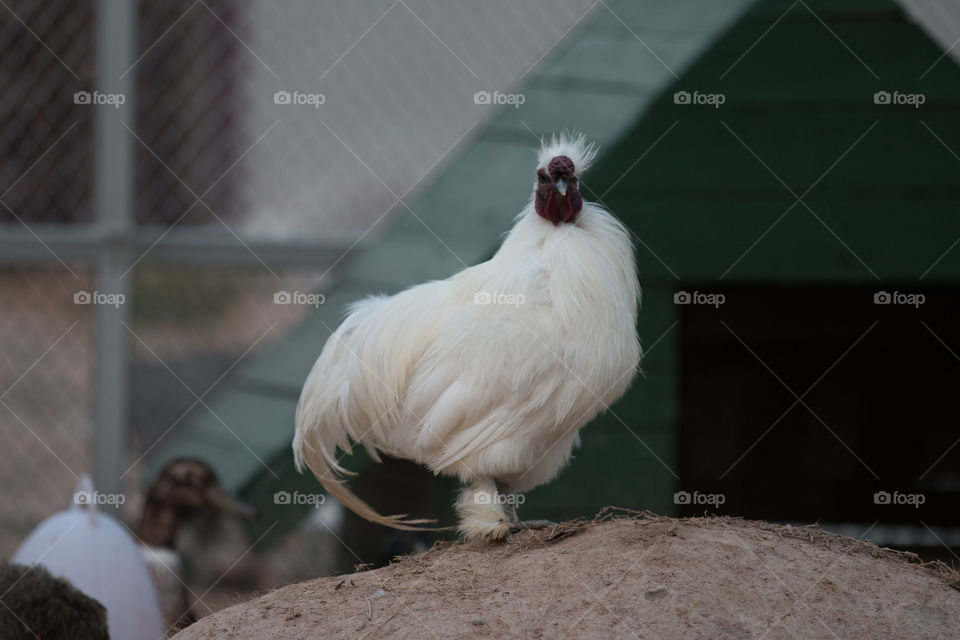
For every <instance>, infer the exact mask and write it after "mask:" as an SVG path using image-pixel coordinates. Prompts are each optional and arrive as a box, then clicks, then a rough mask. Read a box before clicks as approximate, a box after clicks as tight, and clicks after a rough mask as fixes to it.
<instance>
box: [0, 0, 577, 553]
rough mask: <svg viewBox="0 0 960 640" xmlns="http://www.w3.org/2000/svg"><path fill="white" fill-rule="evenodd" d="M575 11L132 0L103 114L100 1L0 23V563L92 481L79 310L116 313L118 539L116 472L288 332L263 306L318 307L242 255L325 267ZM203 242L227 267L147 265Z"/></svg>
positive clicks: (517, 76)
mask: <svg viewBox="0 0 960 640" xmlns="http://www.w3.org/2000/svg"><path fill="white" fill-rule="evenodd" d="M592 5H593V3H591V2H587V1H585V0H563V1H562V2H547V1H546V0H543V1H537V2H531V3H511V2H508V1H506V0H498V1H496V2H491V3H485V4H483V5H476V4H470V3H466V2H457V3H429V2H426V1H419V0H396V1H393V0H358V1H348V0H337V1H334V2H322V3H320V2H309V1H307V0H290V1H288V2H284V3H282V4H277V3H274V2H269V1H268V0H253V1H249V2H239V1H237V0H197V1H195V2H191V1H189V0H184V1H182V2H159V1H152V0H149V1H147V0H145V1H142V2H138V3H136V4H135V6H136V12H135V25H136V32H137V35H136V38H135V50H134V52H133V56H132V61H131V64H130V65H129V68H128V69H127V70H126V71H125V72H124V74H123V75H124V76H129V77H128V79H132V82H133V84H132V86H133V87H134V91H133V95H123V94H121V95H116V94H111V93H107V92H103V91H102V86H103V85H102V83H101V82H100V78H98V76H97V74H98V66H97V53H98V51H97V42H98V33H99V31H98V30H100V29H102V28H103V26H102V20H101V18H102V13H101V12H103V11H106V10H109V8H110V7H111V0H106V1H104V2H101V3H98V2H95V1H93V0H70V1H68V0H59V1H54V2H44V3H37V2H30V1H28V0H4V1H3V2H0V144H2V148H3V153H2V154H0V204H2V206H0V233H8V232H10V233H14V232H16V233H19V234H20V235H19V236H16V237H19V238H21V240H22V242H21V243H20V244H19V245H18V246H17V252H16V254H17V256H18V257H17V259H14V258H13V254H12V253H10V252H7V255H4V254H3V253H0V405H2V406H0V432H2V434H3V443H4V447H3V449H4V451H3V454H2V455H0V486H2V487H3V488H4V491H2V492H0V556H3V557H9V555H10V554H12V552H13V551H14V550H15V549H16V547H17V545H18V544H19V542H20V541H22V540H23V538H24V537H25V536H26V535H27V534H28V533H29V531H30V530H31V529H32V528H33V527H34V526H35V525H36V524H37V523H38V522H39V521H40V520H41V519H43V518H44V517H46V516H48V515H50V514H52V513H53V512H55V511H58V510H60V509H62V508H64V507H65V506H66V505H67V503H68V501H69V497H70V495H71V492H72V490H73V487H74V486H75V485H76V483H77V481H78V476H79V475H81V474H82V473H84V472H88V471H90V470H91V468H92V466H93V465H94V458H93V456H92V454H91V446H92V444H91V443H92V441H93V440H94V439H95V434H96V432H97V430H98V429H99V428H100V427H101V424H100V421H99V419H98V417H97V416H96V415H95V413H96V403H95V401H94V399H95V395H96V387H97V385H98V384H102V382H98V380H97V374H96V370H97V367H98V364H99V363H98V362H97V358H98V351H97V349H96V339H97V336H98V331H99V330H100V328H98V325H97V323H98V316H97V313H96V308H97V304H107V305H110V304H122V305H124V306H125V314H126V315H125V318H126V319H125V321H124V324H125V325H126V330H127V333H126V335H124V336H123V340H124V342H125V344H126V345H127V349H126V355H125V357H126V358H128V361H127V362H128V366H127V371H128V372H129V382H130V384H128V385H127V389H128V390H129V397H128V398H126V405H127V406H128V407H129V411H128V412H127V415H128V420H127V423H126V425H125V432H126V437H125V448H124V450H123V451H124V453H123V460H122V461H120V464H119V465H118V466H119V467H120V468H121V469H123V470H124V471H125V474H124V477H123V485H122V490H123V491H124V492H125V493H126V494H128V495H130V496H131V499H130V500H128V501H127V504H126V505H125V511H124V512H123V515H124V518H125V519H126V520H127V521H128V522H130V523H135V522H136V519H137V517H138V513H137V510H138V508H139V507H138V500H137V499H136V497H137V496H138V495H139V493H140V487H139V478H138V470H139V462H138V461H140V460H142V459H143V457H144V456H149V454H150V452H151V451H152V450H153V449H154V447H155V446H156V445H157V443H158V442H160V441H162V439H163V438H164V437H168V436H169V434H171V433H176V430H177V429H180V428H183V426H184V424H186V423H187V422H188V421H189V415H190V411H191V410H196V403H195V401H196V396H198V395H201V394H203V393H204V392H206V391H207V390H208V389H210V388H211V387H214V386H215V385H217V384H222V381H223V379H224V376H225V375H227V374H228V372H229V371H231V370H232V368H233V367H234V366H235V365H236V363H237V362H239V361H241V360H242V359H243V358H244V357H248V355H249V353H251V352H254V351H256V350H257V349H260V348H263V347H264V346H265V345H267V344H269V343H270V342H271V341H274V340H277V339H280V338H281V337H282V336H283V335H284V334H285V333H286V331H287V330H288V329H289V328H290V327H292V326H293V325H295V324H296V323H297V321H298V320H299V318H300V317H301V316H302V314H303V313H305V311H306V309H305V308H304V307H302V306H297V305H278V304H274V303H273V294H274V293H275V292H277V291H280V290H288V291H292V290H300V291H309V290H318V289H320V290H322V288H323V286H324V283H325V282H326V281H327V280H328V279H329V278H330V277H331V275H330V273H329V272H330V268H331V266H333V262H334V261H333V260H331V259H328V257H325V256H327V254H322V253H318V256H317V258H316V259H315V260H314V261H313V262H311V261H309V260H306V261H304V260H301V261H300V263H299V264H291V263H285V262H283V261H282V260H280V261H274V260H270V259H268V258H264V257H261V256H262V254H261V253H260V252H259V251H258V249H257V245H256V244H255V241H258V240H263V239H269V240H270V241H272V242H275V243H277V246H279V247H280V249H281V251H280V253H279V255H282V249H283V247H284V243H286V242H291V243H293V242H295V241H300V242H302V241H303V239H304V238H308V239H309V238H318V239H327V240H329V239H331V238H332V239H335V241H336V244H337V246H338V247H340V251H341V252H342V251H346V250H348V249H349V248H350V247H351V246H353V244H354V243H355V242H356V241H359V240H360V239H362V237H364V236H365V235H366V234H367V233H369V232H376V231H378V230H380V229H381V228H382V226H381V222H382V221H383V220H384V219H385V217H386V216H387V213H388V212H389V211H390V210H391V209H393V207H394V206H395V205H396V204H397V202H398V200H399V198H401V197H403V196H404V194H405V193H407V192H408V191H409V190H411V189H412V188H415V187H416V186H418V185H420V184H422V183H423V181H424V179H425V177H426V176H429V175H430V173H431V172H432V171H435V170H436V168H437V167H438V166H441V165H442V163H443V162H444V161H445V160H446V159H447V158H448V157H450V156H451V155H452V154H453V153H454V151H453V150H454V149H455V148H456V146H457V145H458V144H465V143H466V142H467V141H469V139H470V136H471V133H472V132H473V131H475V130H476V125H477V124H478V122H479V121H481V120H483V119H485V118H488V117H490V116H492V115H493V113H494V109H492V108H491V106H490V105H485V104H477V103H476V101H475V100H474V99H473V96H474V93H476V92H477V91H492V90H501V91H502V90H506V89H509V88H510V87H511V86H513V85H515V84H516V83H517V82H518V81H521V80H522V78H523V77H524V75H525V74H526V72H527V71H528V70H529V69H530V68H531V67H532V66H533V65H535V64H536V63H537V62H538V61H539V60H540V59H542V58H543V57H544V56H545V55H546V54H548V53H549V52H550V51H552V50H553V49H554V47H555V46H556V44H557V43H558V41H559V40H560V39H561V38H562V37H563V36H564V35H565V34H566V33H567V32H568V30H570V29H571V27H573V26H574V25H575V24H576V23H578V21H580V20H581V18H582V17H583V15H584V14H585V12H587V11H588V10H589V9H590V8H591V6H592ZM101 42H102V40H101ZM120 79H121V80H122V79H123V78H122V77H121V78H120ZM123 105H126V106H127V107H130V106H132V107H133V110H132V111H130V112H129V114H128V116H129V118H130V119H129V120H123V122H122V126H123V127H124V129H125V131H126V132H127V134H128V136H129V138H128V139H127V141H126V143H127V144H130V145H131V147H132V149H133V157H134V159H135V160H134V167H133V169H134V170H133V185H132V193H133V198H132V210H131V211H130V212H129V213H128V215H129V219H130V220H131V221H132V223H133V225H134V229H135V231H134V232H133V233H134V234H137V233H141V232H143V233H146V235H145V236H144V237H146V238H147V240H141V241H140V242H139V244H136V245H134V251H133V254H132V256H130V260H129V261H128V262H127V263H126V265H125V266H124V269H125V270H124V269H121V271H123V273H122V275H121V276H120V277H121V279H129V289H128V291H129V294H128V295H127V296H125V297H124V298H123V299H121V300H117V299H111V298H109V297H104V296H105V295H106V294H104V293H102V292H98V291H97V290H96V289H97V286H98V280H97V277H96V268H97V264H98V262H97V261H98V260H100V259H101V253H100V251H101V249H102V250H103V251H106V248H107V247H109V246H110V244H109V243H110V242H111V237H110V236H109V234H107V235H105V236H104V235H98V232H97V230H98V229H99V228H100V227H98V226H97V224H98V221H99V220H100V216H101V214H102V212H100V211H97V198H96V190H97V184H98V182H97V181H98V174H97V172H98V170H99V169H98V167H100V166H101V165H99V164H98V158H97V144H98V142H97V140H98V139H97V135H98V130H97V126H98V125H97V122H98V121H97V114H98V110H102V109H114V108H117V107H118V106H123ZM99 177H100V178H103V176H99ZM211 234H216V235H217V237H220V238H225V239H226V240H225V241H224V242H225V243H227V244H230V245H232V250H233V253H232V254H231V255H232V256H233V258H231V259H230V260H224V261H223V263H222V264H218V259H217V258H216V257H212V258H211V257H209V256H208V257H207V258H206V259H203V258H204V257H203V256H202V255H200V256H199V258H200V259H198V256H197V255H196V254H197V253H199V254H202V253H203V251H204V250H203V245H202V242H201V243H200V245H199V248H197V249H196V250H195V253H194V254H193V255H191V254H190V249H189V247H188V248H180V249H176V248H175V249H173V250H171V249H169V246H172V245H171V243H172V242H173V240H174V238H179V240H178V242H180V243H181V244H182V243H183V242H184V240H186V241H190V240H191V239H194V238H201V239H202V238H205V237H211ZM51 237H53V238H57V239H58V242H57V243H55V242H53V241H50V240H49V238H51ZM138 237H139V236H138ZM85 242H86V243H87V245H84V243H85ZM97 243H101V244H97ZM165 245H168V246H167V247H165ZM64 247H67V249H64ZM78 247H79V248H78ZM83 247H86V248H87V251H86V252H84V251H81V249H82V248H83ZM165 249H166V253H164V250H165ZM162 253H163V254H164V255H165V258H164V260H163V261H162V262H159V261H157V260H154V258H155V257H157V256H158V255H160V254H162ZM180 258H183V260H182V261H181V260H180ZM197 262H202V263H205V264H204V265H203V266H200V267H198V266H191V265H192V264H195V263H197ZM333 273H334V274H335V272H333ZM97 294H99V296H100V297H99V298H98V297H97Z"/></svg>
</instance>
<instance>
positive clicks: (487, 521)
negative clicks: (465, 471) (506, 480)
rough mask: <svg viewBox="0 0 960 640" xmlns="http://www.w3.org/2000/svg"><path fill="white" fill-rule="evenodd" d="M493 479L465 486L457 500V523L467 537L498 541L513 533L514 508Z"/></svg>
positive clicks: (469, 538) (468, 538) (462, 533)
mask: <svg viewBox="0 0 960 640" xmlns="http://www.w3.org/2000/svg"><path fill="white" fill-rule="evenodd" d="M501 496H502V494H501V493H500V492H499V491H497V484H496V482H494V481H493V480H492V479H485V480H477V481H475V482H473V483H472V484H471V485H470V486H469V487H466V488H464V490H463V491H462V492H461V493H460V498H459V499H458V500H457V504H456V510H457V515H458V516H459V518H460V524H459V526H458V527H457V528H458V529H459V531H460V534H461V535H463V537H464V538H466V539H467V540H486V541H489V542H496V541H500V540H504V539H505V538H506V537H507V536H508V535H510V524H511V521H512V520H513V518H512V517H511V515H512V513H513V512H512V510H510V509H508V506H507V505H506V504H505V502H504V501H503V500H502V498H501Z"/></svg>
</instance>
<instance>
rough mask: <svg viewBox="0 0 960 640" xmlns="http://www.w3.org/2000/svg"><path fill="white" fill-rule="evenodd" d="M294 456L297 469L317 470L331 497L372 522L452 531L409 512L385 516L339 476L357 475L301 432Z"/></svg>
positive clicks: (294, 443) (419, 529) (295, 445)
mask: <svg viewBox="0 0 960 640" xmlns="http://www.w3.org/2000/svg"><path fill="white" fill-rule="evenodd" d="M293 451H294V459H295V461H296V465H297V471H300V472H302V471H303V467H304V466H307V467H309V468H310V470H311V471H313V475H314V476H316V478H317V480H319V481H320V484H321V485H323V488H324V489H326V491H327V493H328V494H330V496H331V497H333V498H335V499H336V500H337V501H338V502H339V503H340V504H342V505H343V506H345V507H347V508H348V509H350V510H351V511H353V512H354V513H355V514H357V515H358V516H360V517H361V518H363V519H365V520H369V521H370V522H375V523H377V524H382V525H384V526H386V527H391V528H393V529H400V530H402V531H448V530H450V527H428V526H425V525H429V524H434V523H435V522H436V520H431V519H428V518H408V517H407V514H405V513H402V514H394V515H389V516H384V515H381V514H380V513H378V512H377V511H376V510H375V509H374V508H373V507H371V506H370V505H368V504H367V503H366V502H364V501H363V500H362V499H361V498H360V497H359V496H358V495H357V494H355V493H354V492H353V490H352V489H351V488H350V487H349V485H347V482H346V480H345V479H344V478H341V477H339V474H338V472H340V473H347V474H350V475H354V474H352V473H351V472H349V471H346V470H345V469H343V468H342V467H340V465H339V464H337V462H336V461H335V460H333V461H331V460H328V459H327V456H328V454H327V452H326V451H323V452H320V451H317V450H316V449H314V448H313V447H311V446H310V445H308V444H307V443H306V442H305V441H304V440H303V438H302V437H301V434H300V433H299V432H298V433H297V436H296V438H294V442H293Z"/></svg>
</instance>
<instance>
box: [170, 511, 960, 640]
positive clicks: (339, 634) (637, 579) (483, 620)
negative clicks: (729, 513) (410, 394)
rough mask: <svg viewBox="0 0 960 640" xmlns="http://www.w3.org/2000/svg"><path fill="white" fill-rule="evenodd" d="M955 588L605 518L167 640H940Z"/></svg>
mask: <svg viewBox="0 0 960 640" xmlns="http://www.w3.org/2000/svg"><path fill="white" fill-rule="evenodd" d="M958 589H960V574H957V573H956V572H955V571H953V570H952V569H950V568H948V567H947V566H946V565H943V564H939V563H938V564H927V565H922V564H919V563H918V562H917V559H916V558H915V557H914V556H912V555H910V554H905V553H899V552H895V551H890V550H887V549H880V548H878V547H876V546H874V545H871V544H868V543H864V542H859V541H857V540H853V539H850V538H843V537H840V536H835V535H832V534H829V533H825V532H823V531H821V530H819V529H816V528H813V527H789V526H787V527H784V526H778V525H771V524H767V523H762V522H750V521H744V520H739V519H733V518H687V519H673V518H662V517H657V516H653V515H651V514H643V515H642V516H641V517H636V516H635V515H630V516H624V515H619V516H614V515H613V514H610V513H608V514H606V515H605V516H604V517H602V518H600V519H598V520H597V521H595V522H590V523H585V522H574V523H565V524H563V525H559V526H557V527H555V528H553V529H545V530H541V531H529V532H524V533H522V534H519V535H517V536H515V537H514V538H513V539H511V540H510V541H509V542H507V543H504V544H501V545H484V544H479V543H466V544H455V543H443V544H439V545H437V546H436V547H435V548H433V549H431V550H430V551H429V552H427V553H424V554H422V555H418V556H411V557H407V558H404V559H402V560H400V561H398V562H396V563H394V564H392V565H390V566H388V567H384V568H382V569H378V570H375V571H367V572H361V573H355V574H350V575H346V576H336V577H331V578H321V579H318V580H312V581H309V582H304V583H300V584H294V585H290V586H287V587H284V588H282V589H278V590H276V591H273V592H271V593H269V594H267V595H265V596H263V597H261V598H259V599H256V600H252V601H250V602H245V603H243V604H239V605H236V606H234V607H231V608H229V609H225V610H223V611H221V612H219V613H217V614H215V615H212V616H210V617H208V618H204V619H202V620H200V621H199V622H197V623H196V624H194V625H193V626H191V627H189V628H188V629H186V630H185V631H183V632H181V633H180V634H179V635H177V636H176V638H177V640H187V639H190V638H196V639H199V638H251V639H252V638H256V639H258V640H259V639H265V638H368V637H370V638H386V637H389V638H418V639H419V638H459V637H463V638H541V637H542V638H597V637H603V638H621V637H622V638H681V637H682V638H710V639H716V638H771V639H773V638H829V637H844V638H851V637H870V638H907V637H909V638H949V637H956V636H955V635H954V634H956V632H957V629H960V591H958Z"/></svg>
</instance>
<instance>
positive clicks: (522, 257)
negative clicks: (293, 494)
mask: <svg viewBox="0 0 960 640" xmlns="http://www.w3.org/2000/svg"><path fill="white" fill-rule="evenodd" d="M595 153H596V151H595V149H594V147H593V146H592V145H589V144H587V142H586V141H585V140H584V138H583V137H582V136H577V137H570V136H561V137H559V138H554V139H552V140H550V141H545V142H544V143H543V146H542V149H541V151H540V153H539V157H538V162H539V166H538V169H546V167H547V166H548V163H549V162H550V160H551V159H552V158H554V157H555V156H561V155H565V156H567V157H568V158H570V159H571V160H572V161H573V162H574V164H575V167H576V172H575V174H576V175H579V174H580V172H582V171H584V170H585V169H586V168H587V167H588V166H589V164H590V162H591V161H592V159H593V157H594V155H595ZM639 296H640V288H639V285H638V281H637V274H636V267H635V262H634V255H633V247H632V243H631V241H630V236H629V233H628V231H627V230H626V228H625V227H624V226H623V225H622V224H621V223H620V222H619V221H618V220H617V219H616V218H614V217H613V215H611V214H610V213H609V212H607V211H606V210H604V209H603V208H602V207H600V206H598V205H596V204H592V203H588V202H585V203H584V204H583V209H582V211H581V212H580V214H579V216H578V217H577V218H576V221H575V222H574V223H572V224H558V225H554V224H553V223H551V222H550V221H549V220H547V219H544V218H543V217H541V216H540V215H538V214H537V212H536V211H535V207H534V203H533V200H531V202H530V203H529V204H528V205H527V206H526V207H525V208H524V209H523V211H521V213H520V214H519V216H518V217H517V220H516V222H515V225H514V227H513V229H512V230H511V231H510V233H509V234H508V235H507V237H506V239H505V240H504V242H503V244H502V246H501V247H500V249H499V251H497V253H496V254H495V255H494V256H493V257H492V258H491V259H490V260H488V261H486V262H484V263H481V264H478V265H476V266H473V267H470V268H468V269H464V270H463V271H461V272H459V273H457V274H456V275H454V276H452V277H451V278H448V279H446V280H440V281H434V282H428V283H425V284H421V285H418V286H414V287H412V288H410V289H407V290H405V291H402V292H400V293H397V294H396V295H393V296H373V297H369V298H366V299H364V300H361V301H359V302H357V303H355V304H354V305H352V306H351V307H350V313H349V315H348V316H347V317H346V319H345V320H344V321H343V323H342V324H341V325H340V327H339V328H338V329H337V330H336V331H335V332H334V333H333V335H332V336H330V338H329V340H328V341H327V343H326V345H325V346H324V348H323V351H322V353H321V354H320V357H319V358H318V359H317V361H316V364H315V365H314V366H313V369H312V371H311V372H310V375H309V377H308V378H307V381H306V383H305V384H304V387H303V392H302V394H301V396H300V401H299V403H298V406H297V416H296V435H295V438H294V441H293V450H294V455H295V458H296V463H297V466H298V468H299V469H301V470H302V467H303V465H306V466H308V467H310V469H312V470H313V472H314V474H315V475H316V476H317V478H318V479H319V481H320V482H321V484H323V486H324V487H325V488H326V489H327V490H328V491H329V492H330V494H331V495H332V496H334V497H335V498H337V499H338V500H340V501H341V502H342V503H343V504H344V505H345V506H347V507H349V508H350V509H352V510H353V511H355V512H356V513H358V514H359V515H361V516H363V517H364V518H367V519H368V520H371V521H374V522H378V523H381V524H385V525H388V526H392V527H395V528H401V529H406V528H420V527H419V526H418V525H420V524H422V523H424V522H425V521H422V520H410V519H406V518H405V516H400V515H394V516H383V515H380V514H379V513H377V512H376V511H374V510H373V509H372V508H371V507H370V506H368V505H367V504H366V503H364V502H363V501H361V500H360V499H359V498H358V497H357V496H356V495H355V494H353V492H352V491H351V490H350V489H349V487H348V486H347V485H346V483H345V482H344V480H343V478H342V477H341V474H348V473H349V472H348V471H347V470H346V469H344V468H343V467H342V466H341V465H340V463H339V461H338V458H337V449H341V450H343V451H349V450H350V447H351V442H353V443H360V444H362V445H363V446H365V447H366V448H367V450H368V451H369V452H370V454H371V455H372V456H373V457H374V459H375V460H379V458H378V455H377V454H378V452H383V453H386V454H388V455H391V456H396V457H400V458H406V459H409V460H413V461H416V462H418V463H420V464H423V465H425V466H426V467H428V468H429V469H431V470H432V471H433V472H434V473H442V474H446V475H452V476H457V477H459V478H460V479H461V480H462V481H463V482H464V483H466V484H467V485H468V486H467V488H466V489H465V491H464V493H463V494H462V495H461V496H460V499H459V500H458V503H457V509H458V513H459V516H460V530H461V532H462V533H464V535H465V536H466V537H468V538H486V539H496V538H502V537H504V536H506V535H507V534H508V533H509V532H510V531H512V530H514V527H515V525H519V524H520V523H517V522H516V512H515V510H514V509H513V508H512V507H511V506H510V504H512V503H511V502H510V501H509V500H503V499H498V498H493V499H491V497H490V496H489V495H485V494H489V493H490V492H494V493H497V492H499V493H506V494H508V495H509V494H513V493H516V492H523V491H529V490H530V489H533V488H534V487H536V486H538V485H540V484H543V483H545V482H549V481H550V480H552V479H553V478H554V477H555V476H556V475H557V473H559V471H560V470H561V469H562V468H563V466H564V465H565V464H566V462H567V461H568V459H569V458H570V454H571V451H572V449H573V448H574V447H575V446H576V445H577V444H578V443H579V436H578V434H579V431H580V428H581V427H583V426H584V425H585V424H587V423H588V422H589V421H590V420H591V419H592V418H593V417H594V416H596V415H597V414H598V413H599V412H601V411H603V410H605V409H606V408H607V407H608V406H609V405H610V404H611V403H613V402H614V401H615V400H617V399H618V398H619V397H620V396H621V395H622V394H623V393H624V392H625V391H626V390H627V388H628V387H629V386H630V383H631V381H632V380H633V377H634V375H635V373H636V371H637V369H638V365H639V360H640V345H639V341H638V338H637V333H636V316H637V307H638V304H639Z"/></svg>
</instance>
